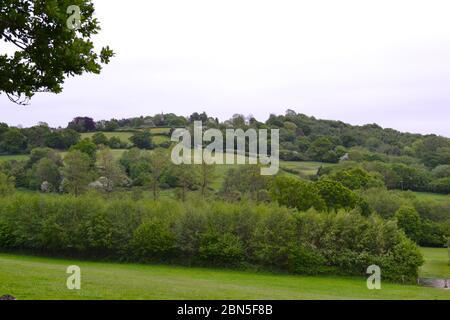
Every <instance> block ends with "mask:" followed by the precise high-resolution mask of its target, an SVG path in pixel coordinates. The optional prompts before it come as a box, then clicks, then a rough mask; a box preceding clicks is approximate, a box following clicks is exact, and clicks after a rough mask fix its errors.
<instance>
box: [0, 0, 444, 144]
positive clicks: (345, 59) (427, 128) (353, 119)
mask: <svg viewBox="0 0 450 320" xmlns="http://www.w3.org/2000/svg"><path fill="white" fill-rule="evenodd" d="M94 3H95V5H96V8H97V17H98V19H99V20H100V22H101V26H102V29H103V30H102V32H101V34H99V35H98V36H97V37H96V38H95V42H96V44H97V45H98V46H102V45H105V44H109V45H110V46H111V47H112V48H113V49H114V50H115V52H116V53H117V56H116V57H115V58H114V59H113V60H112V62H111V64H110V65H108V66H106V67H105V68H104V71H103V73H102V74H101V75H84V76H82V77H78V78H72V79H69V80H67V81H66V83H65V85H64V92H63V93H62V94H59V95H53V94H39V95H36V96H35V98H34V99H33V100H32V101H31V105H29V106H27V107H19V106H16V105H13V104H11V103H10V102H9V100H8V99H7V98H6V97H5V96H4V95H2V96H0V115H1V116H0V122H7V123H8V124H10V125H19V124H21V125H23V126H30V125H34V124H36V123H37V122H39V121H45V122H47V123H49V124H50V125H52V126H59V125H61V126H65V125H66V124H67V122H68V121H70V120H71V119H72V118H73V117H75V116H91V117H93V118H95V119H96V120H100V119H110V118H124V117H132V116H140V115H153V114H155V113H159V112H165V113H168V112H174V113H177V114H182V115H189V114H191V113H192V112H194V111H206V112H207V113H208V114H210V115H213V116H217V117H219V118H220V119H221V120H225V119H227V118H229V117H231V116H232V115H233V114H234V113H242V114H244V115H248V114H252V115H254V116H255V117H256V118H257V119H259V120H266V118H267V117H268V115H269V114H270V113H277V114H280V113H284V111H285V110H286V109H293V110H295V111H297V112H301V113H305V114H307V115H313V116H316V117H318V118H326V119H335V120H343V121H346V122H349V123H352V124H365V123H374V122H376V123H379V124H380V125H382V126H384V127H393V128H396V129H399V130H402V131H410V132H420V133H437V134H442V135H446V136H450V125H449V124H450V1H448V0H442V1H436V0H421V1H415V0H407V1H401V0H396V1H392V0H390V1H384V0H377V1H363V0H354V1H353V0H351V1H350V0H349V1H346V0H339V1H336V0H330V1H320V0H314V1H311V0H308V1H300V0H295V1H284V0H272V1H265V0H255V1H254V0H220V1H218V0H201V1H200V0H189V1H186V0H159V1H154V0H127V1H111V0H94Z"/></svg>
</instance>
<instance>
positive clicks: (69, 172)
mask: <svg viewBox="0 0 450 320" xmlns="http://www.w3.org/2000/svg"><path fill="white" fill-rule="evenodd" d="M90 163H91V161H90V158H89V156H88V155H87V154H86V153H83V152H81V151H78V150H75V151H71V152H69V153H68V154H67V155H66V156H65V157H64V168H63V177H64V180H63V182H62V184H63V185H62V187H63V190H64V191H67V192H70V193H73V194H74V195H76V196H77V195H80V194H81V193H83V192H84V191H85V190H86V189H87V187H88V184H89V182H91V181H92V173H91V164H90Z"/></svg>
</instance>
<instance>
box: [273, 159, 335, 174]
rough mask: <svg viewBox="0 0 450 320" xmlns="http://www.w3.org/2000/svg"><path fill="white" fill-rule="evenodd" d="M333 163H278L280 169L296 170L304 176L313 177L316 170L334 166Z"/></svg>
mask: <svg viewBox="0 0 450 320" xmlns="http://www.w3.org/2000/svg"><path fill="white" fill-rule="evenodd" d="M334 165H335V164H333V163H324V162H315V161H280V167H281V168H288V169H294V170H297V171H299V172H301V173H303V174H304V175H307V176H309V175H315V174H316V173H317V170H318V169H319V168H320V167H321V166H322V167H331V166H334Z"/></svg>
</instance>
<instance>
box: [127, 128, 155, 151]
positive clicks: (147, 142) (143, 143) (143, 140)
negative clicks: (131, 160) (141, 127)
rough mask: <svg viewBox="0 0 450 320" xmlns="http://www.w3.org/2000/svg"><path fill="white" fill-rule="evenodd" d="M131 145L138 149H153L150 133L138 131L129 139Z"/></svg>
mask: <svg viewBox="0 0 450 320" xmlns="http://www.w3.org/2000/svg"><path fill="white" fill-rule="evenodd" d="M130 141H131V142H132V143H133V145H134V146H135V147H137V148H139V149H146V150H150V149H153V147H154V146H153V142H152V134H151V133H150V131H138V132H136V133H135V134H133V136H132V137H131V138H130Z"/></svg>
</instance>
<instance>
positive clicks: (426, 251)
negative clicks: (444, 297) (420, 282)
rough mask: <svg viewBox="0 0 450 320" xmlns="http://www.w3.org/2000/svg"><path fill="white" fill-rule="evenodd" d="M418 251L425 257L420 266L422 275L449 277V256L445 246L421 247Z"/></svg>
mask: <svg viewBox="0 0 450 320" xmlns="http://www.w3.org/2000/svg"><path fill="white" fill-rule="evenodd" d="M420 251H421V252H422V255H423V257H424V259H425V263H424V265H423V266H422V267H421V268H420V275H421V276H422V277H424V278H437V279H450V264H449V263H450V262H449V259H450V257H449V255H448V252H447V251H448V250H447V249H446V248H421V249H420ZM449 294H450V292H449Z"/></svg>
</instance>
